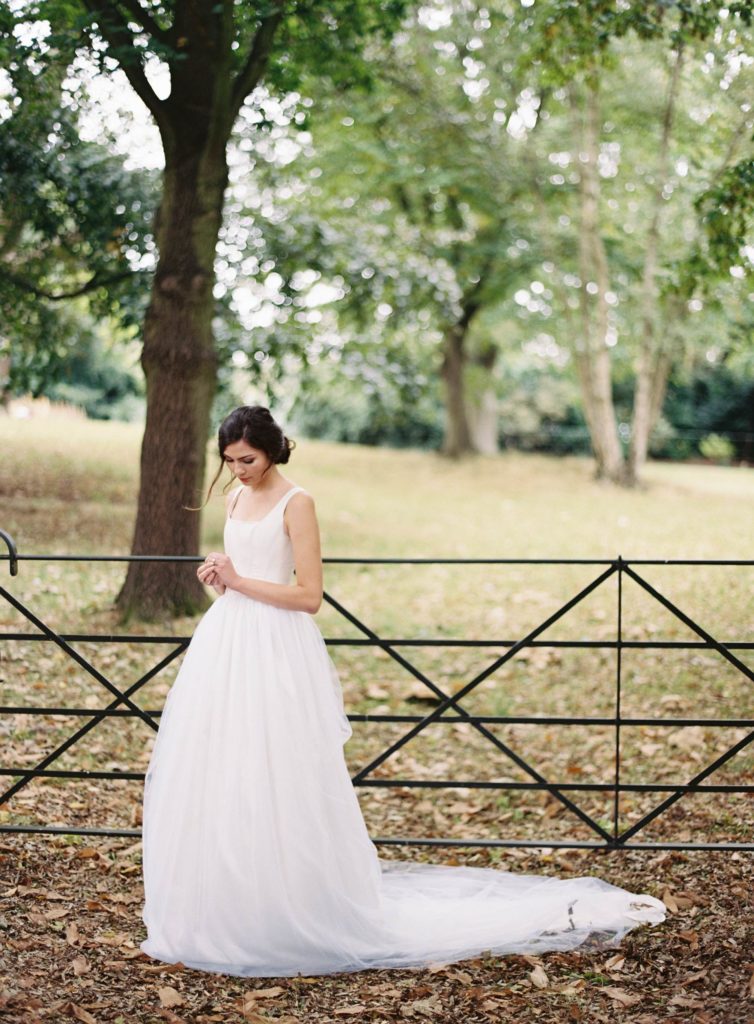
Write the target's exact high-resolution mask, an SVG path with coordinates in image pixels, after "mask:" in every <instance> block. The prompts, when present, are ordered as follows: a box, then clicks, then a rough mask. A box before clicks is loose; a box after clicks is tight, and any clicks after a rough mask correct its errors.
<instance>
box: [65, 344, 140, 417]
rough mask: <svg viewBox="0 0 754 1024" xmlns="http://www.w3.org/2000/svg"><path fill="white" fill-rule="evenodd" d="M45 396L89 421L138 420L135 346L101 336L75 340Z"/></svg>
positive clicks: (138, 382)
mask: <svg viewBox="0 0 754 1024" xmlns="http://www.w3.org/2000/svg"><path fill="white" fill-rule="evenodd" d="M45 394H46V395H47V397H48V398H50V399H51V400H52V401H61V402H69V403H70V404H72V405H77V406H79V407H80V408H82V409H84V410H85V412H86V414H87V416H88V417H89V418H90V419H97V420H124V421H128V420H139V419H142V418H143V415H144V384H143V378H142V374H141V372H140V370H139V368H138V345H137V344H136V343H132V344H131V345H127V344H125V343H124V342H123V341H122V340H121V339H117V338H116V339H113V338H110V339H108V340H105V339H103V337H102V333H101V332H100V333H95V332H91V331H90V332H89V333H86V334H83V335H81V336H79V337H78V338H77V339H76V342H75V343H74V345H73V346H72V348H71V351H70V352H69V353H68V354H67V356H66V358H65V359H63V360H62V361H61V363H60V365H59V367H58V368H57V372H56V380H55V383H53V384H52V385H50V386H48V387H46V389H45Z"/></svg>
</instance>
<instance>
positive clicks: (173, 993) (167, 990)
mask: <svg viewBox="0 0 754 1024" xmlns="http://www.w3.org/2000/svg"><path fill="white" fill-rule="evenodd" d="M157 995H158V996H159V997H160V1006H167V1007H171V1006H183V1003H184V999H183V996H182V995H181V993H180V992H179V991H178V989H175V988H173V987H172V986H171V985H163V987H162V988H160V989H158V990H157Z"/></svg>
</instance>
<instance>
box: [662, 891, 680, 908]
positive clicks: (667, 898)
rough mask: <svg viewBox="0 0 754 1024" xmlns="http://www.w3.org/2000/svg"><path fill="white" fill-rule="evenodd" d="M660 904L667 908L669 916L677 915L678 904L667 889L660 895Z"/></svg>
mask: <svg viewBox="0 0 754 1024" xmlns="http://www.w3.org/2000/svg"><path fill="white" fill-rule="evenodd" d="M662 902H663V903H664V904H665V906H666V907H667V908H668V910H669V911H670V913H671V914H677V913H678V904H677V903H676V901H675V899H674V897H673V894H672V892H671V891H670V890H669V889H666V890H665V892H664V893H663V894H662Z"/></svg>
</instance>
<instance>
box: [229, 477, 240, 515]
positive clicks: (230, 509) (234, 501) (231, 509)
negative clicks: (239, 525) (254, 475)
mask: <svg viewBox="0 0 754 1024" xmlns="http://www.w3.org/2000/svg"><path fill="white" fill-rule="evenodd" d="M242 490H243V484H241V485H240V486H239V487H237V488H236V496H235V498H234V499H233V504H232V505H231V506H230V508H229V509H228V519H231V518H232V516H233V512H234V510H235V507H236V505H237V504H238V499H239V498H240V497H241V491H242Z"/></svg>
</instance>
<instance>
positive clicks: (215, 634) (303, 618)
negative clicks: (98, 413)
mask: <svg viewBox="0 0 754 1024" xmlns="http://www.w3.org/2000/svg"><path fill="white" fill-rule="evenodd" d="M218 445H219V454H220V459H221V463H220V467H219V468H218V471H217V473H216V475H215V478H214V480H213V481H212V483H211V484H210V487H209V494H211V492H212V488H213V486H214V485H215V483H216V482H217V480H218V478H219V476H220V474H221V472H222V471H223V469H224V467H225V466H227V467H228V468H229V469H230V471H231V473H232V474H233V475H234V476H235V477H236V479H237V480H238V486H236V487H235V488H234V490H232V491H231V492H230V494H229V495H228V496H227V498H226V519H225V526H224V549H225V550H224V551H222V552H221V551H212V552H210V553H209V554H208V555H207V557H206V558H205V560H204V562H203V563H202V565H200V567H199V569H198V570H197V575H198V577H199V579H200V580H201V581H202V582H203V583H205V584H207V585H209V586H211V587H213V588H214V590H215V591H216V592H217V594H218V595H219V596H218V598H217V599H216V600H215V601H214V602H213V604H212V605H211V606H210V608H209V609H208V611H207V612H206V613H205V615H204V616H203V618H202V619H201V620H200V622H199V624H198V626H197V628H196V630H195V632H194V635H193V637H192V640H191V643H190V644H189V647H188V648H187V651H186V654H185V657H184V660H183V664H182V665H181V668H180V671H179V673H178V675H177V677H176V679H175V682H174V683H173V685H172V687H171V689H170V691H169V693H168V695H167V698H166V701H165V707H164V710H163V713H162V718H161V723H160V728H159V732H158V734H157V738H156V741H155V745H154V748H153V751H152V754H151V758H150V762H149V766H148V769H147V773H146V780H145V787H144V826H143V871H144V890H145V900H144V908H143V920H144V923H145V925H146V928H147V937H146V938H145V939H144V941H143V942H142V943H141V949H142V950H143V951H144V952H145V953H147V954H149V956H151V957H154V958H155V959H157V960H161V961H164V962H166V963H176V962H178V961H181V962H183V964H184V965H185V966H187V967H191V968H195V969H197V970H202V971H212V972H217V973H223V974H231V975H237V976H261V977H283V976H291V975H296V974H303V975H312V974H331V973H333V972H338V971H359V970H365V969H372V968H389V967H394V968H395V967H418V966H424V965H428V964H431V963H449V962H453V961H458V960H462V959H466V958H469V957H473V956H477V955H479V954H480V953H482V952H484V951H490V952H492V953H498V954H504V953H514V952H515V953H543V952H546V951H548V950H566V949H574V948H577V947H578V946H580V945H582V944H584V943H585V942H587V941H588V942H589V943H590V944H592V945H594V944H595V943H598V944H600V945H608V944H609V945H614V944H617V943H618V942H619V941H620V940H621V939H622V938H623V936H624V935H625V934H626V933H627V932H628V931H630V930H631V929H632V928H635V927H636V926H637V925H639V924H642V923H652V924H654V923H657V922H660V921H662V920H664V911H665V907H664V904H663V903H662V902H661V901H660V900H658V899H655V898H654V897H652V896H648V895H634V894H632V893H629V892H626V891H625V890H623V889H620V888H617V887H615V886H613V885H610V884H609V883H607V882H604V881H602V880H601V879H598V878H592V877H583V878H572V879H558V878H550V877H539V876H532V875H519V874H513V873H510V872H505V871H501V870H498V869H496V868H477V867H465V866H457V867H456V866H448V865H442V864H420V863H414V862H402V861H386V860H381V859H380V858H379V856H378V854H377V850H376V847H375V846H374V844H373V843H372V842H371V840H370V838H369V835H368V833H367V829H366V825H365V823H364V819H363V817H362V814H361V809H360V806H359V803H358V800H357V797H356V793H355V790H354V787H353V785H352V783H351V779H350V776H349V773H348V768H347V765H346V761H345V757H344V754H343V744H344V743H345V742H346V740H347V739H348V738H349V737H350V736H351V734H352V730H351V726H350V723H349V720H348V718H347V716H346V714H345V711H344V707H343V697H342V692H341V688H340V682H339V679H338V676H337V674H336V671H335V667H334V665H333V663H332V661H331V659H330V657H329V654H328V652H327V649H326V646H325V643H324V640H323V638H322V635H321V634H320V632H319V630H318V628H317V626H316V624H315V622H314V619H313V618H312V616H313V615H314V614H315V613H316V612H317V611H318V609H319V607H320V605H321V602H322V560H321V554H320V539H319V529H318V525H317V518H316V511H315V505H314V501H313V499H312V497H311V495H310V494H309V493H307V491H306V490H304V488H302V487H298V486H296V485H295V484H293V483H292V482H291V481H290V480H288V479H287V478H286V477H284V476H283V475H282V473H281V472H280V470H279V468H278V467H279V466H280V465H284V464H285V463H287V462H288V459H289V455H290V452H291V450H292V449H293V447H294V444H293V442H292V441H289V439H288V438H287V437H286V436H285V435H284V433H283V430H282V429H281V427H280V426H279V425H278V424H277V423H276V422H275V421H274V420H273V418H272V416H271V415H270V413H269V411H268V410H267V409H266V408H264V407H261V406H241V407H240V408H238V409H235V410H234V411H233V412H232V413H230V415H229V416H227V417H226V419H225V420H224V421H223V422H222V424H221V426H220V429H219V436H218ZM209 494H208V497H209ZM294 570H295V579H294V578H293V573H294Z"/></svg>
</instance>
